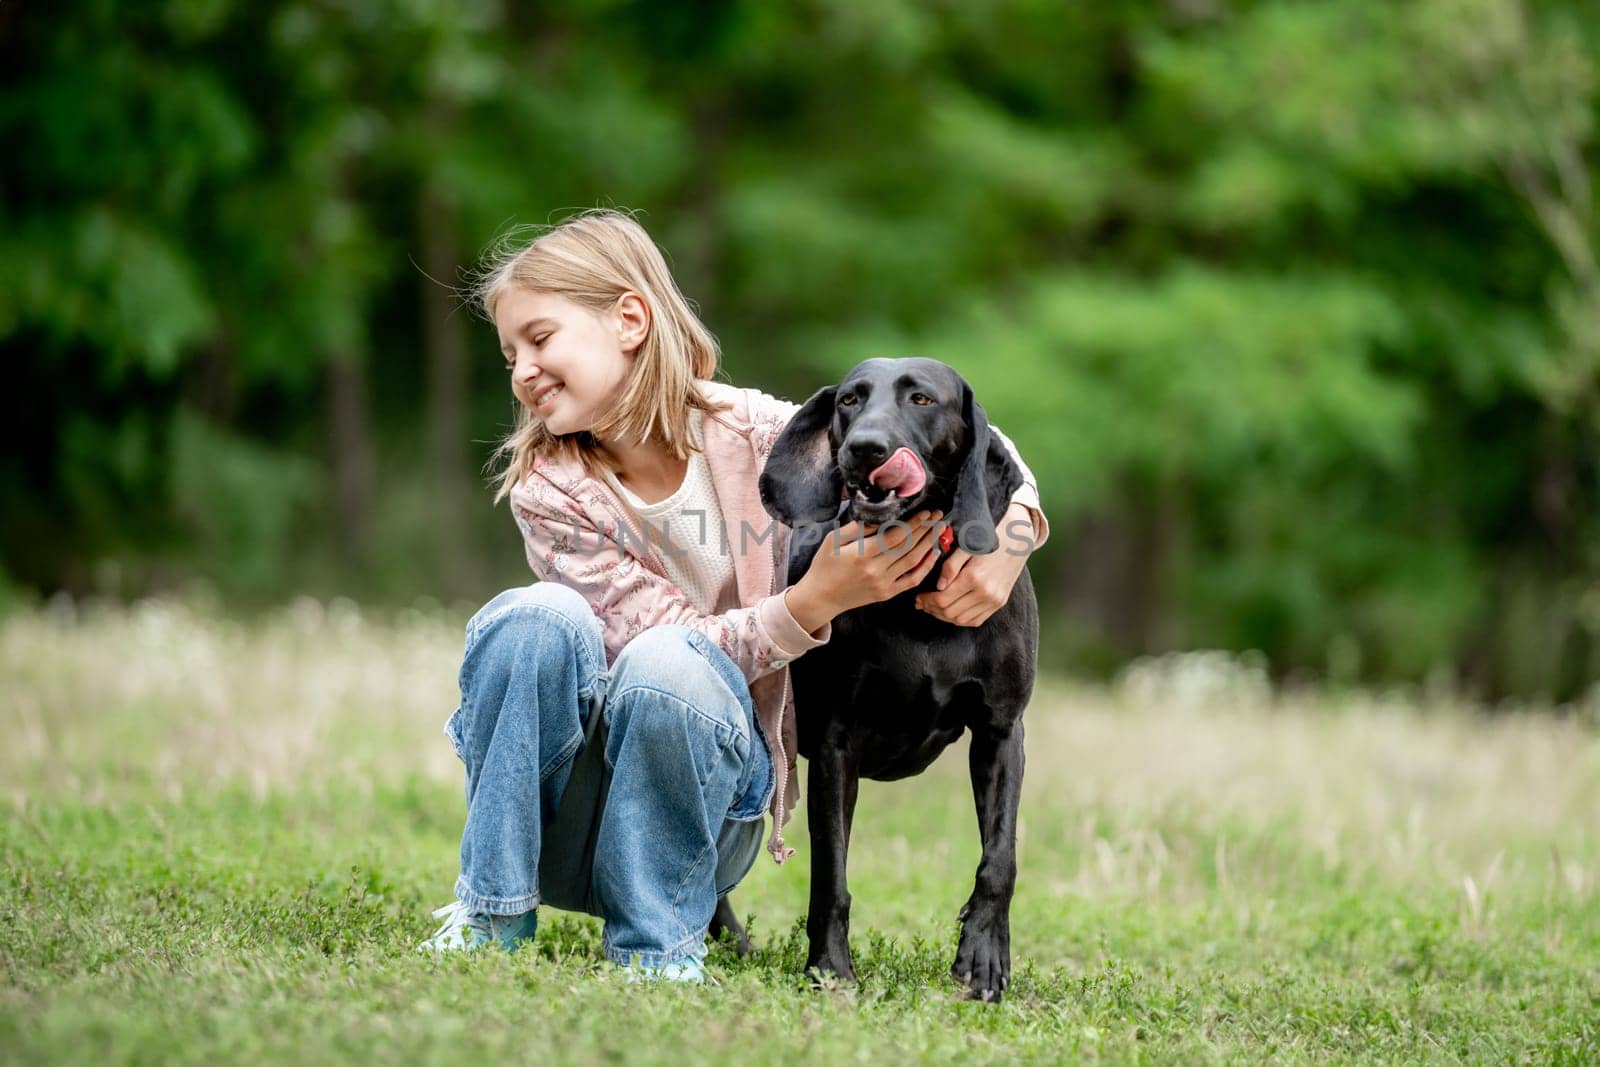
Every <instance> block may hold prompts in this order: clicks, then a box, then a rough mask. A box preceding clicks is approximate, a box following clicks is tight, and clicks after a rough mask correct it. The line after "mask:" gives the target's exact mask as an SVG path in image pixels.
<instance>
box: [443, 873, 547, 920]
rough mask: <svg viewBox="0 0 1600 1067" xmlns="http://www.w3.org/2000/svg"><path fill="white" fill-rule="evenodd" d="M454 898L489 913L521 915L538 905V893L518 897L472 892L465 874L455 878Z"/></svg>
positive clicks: (474, 909) (475, 909)
mask: <svg viewBox="0 0 1600 1067" xmlns="http://www.w3.org/2000/svg"><path fill="white" fill-rule="evenodd" d="M456 899H457V900H459V901H461V903H463V904H465V905H466V906H467V907H469V908H471V909H472V910H473V911H484V912H488V913H489V914H490V915H521V914H522V913H523V912H525V911H532V910H533V909H534V908H537V907H538V906H539V894H538V893H528V894H527V895H525V896H520V897H486V896H484V895H483V894H482V893H477V892H474V891H473V890H472V888H471V887H470V886H468V885H467V876H466V875H462V876H461V877H459V878H457V879H456Z"/></svg>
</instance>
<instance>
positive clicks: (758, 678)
mask: <svg viewBox="0 0 1600 1067" xmlns="http://www.w3.org/2000/svg"><path fill="white" fill-rule="evenodd" d="M476 296H477V298H478V301H479V302H480V304H481V306H482V308H483V311H484V312H485V314H486V315H487V316H488V317H489V318H490V319H491V320H492V321H493V323H494V325H495V328H496V330H497V331H498V333H499V338H500V348H501V351H502V352H503V353H504V355H505V360H506V370H507V372H508V373H509V374H510V377H511V392H512V394H513V395H514V396H515V397H516V399H517V401H518V405H517V423H516V426H515V428H514V430H513V431H512V433H511V434H510V436H509V437H508V438H507V439H506V440H505V441H504V443H503V444H502V446H501V449H500V454H501V455H502V456H504V457H505V459H506V461H507V462H506V468H505V472H504V474H503V476H502V477H501V479H500V484H499V492H498V493H497V494H496V496H495V501H496V502H497V503H498V502H499V500H500V499H501V498H502V497H506V496H509V497H510V498H511V511H512V515H513V516H514V517H515V519H516V522H517V526H518V527H519V528H520V530H521V531H522V537H523V543H524V547H525V549H526V552H527V557H528V563H529V565H530V566H531V567H532V568H533V571H534V573H535V574H536V575H537V576H538V578H539V579H540V581H539V582H538V583H536V584H534V585H531V586H528V587H525V588H519V589H511V590H508V591H506V592H504V593H501V594H500V595H499V596H497V597H495V598H494V599H493V600H491V601H490V602H489V603H488V604H487V605H485V606H484V607H483V609H482V610H480V611H479V612H478V613H477V614H476V615H475V616H473V618H472V620H471V622H469V623H468V624H467V632H466V653H465V656H464V659H463V662H462V665H461V705H460V707H459V708H458V709H457V710H456V712H455V714H453V715H452V716H451V717H450V720H449V722H448V723H447V724H446V726H445V733H446V734H447V736H449V737H450V739H451V741H452V743H453V744H454V745H455V749H456V753H457V754H458V755H459V756H460V757H461V759H462V761H463V762H464V763H465V764H466V796H467V821H466V828H465V830H464V831H463V832H462V836H461V876H460V878H459V879H458V880H457V881H456V885H455V893H456V898H457V899H456V900H455V901H454V902H453V903H451V904H447V905H445V906H444V907H442V908H440V909H439V910H438V911H436V912H434V916H435V918H441V919H443V920H444V922H443V925H442V926H440V928H439V930H438V931H437V932H436V933H435V934H434V935H433V937H431V938H429V939H428V940H427V941H425V942H423V944H422V946H421V947H423V948H425V949H433V950H450V949H472V948H477V947H479V946H482V945H489V944H496V943H498V944H501V945H503V946H505V947H507V948H510V947H512V946H513V945H514V944H515V942H516V941H517V940H519V939H528V938H532V937H533V935H534V929H535V911H534V909H535V907H536V906H537V905H539V904H541V903H543V904H550V905H553V906H556V907H560V908H567V909H571V910H577V911H584V912H588V913H589V914H592V915H598V916H600V917H602V918H603V919H604V920H605V931H604V937H603V945H604V949H605V953H606V955H607V956H608V957H609V958H610V959H612V960H614V961H616V962H618V963H620V964H623V965H625V966H629V967H631V968H635V969H637V970H638V971H639V972H642V973H644V974H646V975H648V976H652V977H664V978H672V979H680V980H687V981H696V982H697V981H701V980H703V977H704V972H703V969H702V966H701V961H702V959H703V958H704V955H705V933H706V928H707V925H708V923H709V921H710V919H711V916H712V912H713V910H714V909H715V907H716V901H717V898H718V896H720V895H721V894H724V893H726V892H728V891H729V890H730V889H731V888H733V886H734V885H735V884H736V883H737V882H738V881H739V880H740V879H741V878H743V877H744V875H745V874H746V873H747V872H748V871H749V870H750V867H751V865H752V864H753V863H754V862H755V857H756V856H757V854H758V853H759V851H760V848H761V837H762V820H763V816H764V815H765V814H766V813H767V812H769V811H770V812H771V813H772V816H773V832H772V836H771V839H770V840H769V841H768V843H767V848H768V850H769V851H770V852H771V853H772V855H773V858H774V859H775V860H777V862H779V863H782V862H783V861H784V859H786V858H787V857H788V856H789V855H792V850H790V849H787V848H785V847H784V844H783V837H782V833H781V830H782V827H783V825H784V823H785V822H787V821H788V818H789V815H790V813H791V812H792V811H793V808H794V805H795V803H796V801H797V800H798V799H799V797H798V789H797V788H796V785H795V775H794V758H795V756H794V753H795V726H794V709H793V702H792V699H791V697H790V694H789V686H788V669H787V668H788V664H789V662H790V661H791V660H793V659H794V658H795V657H796V656H801V655H804V654H805V652H806V651H807V650H808V649H812V648H815V647H817V646H818V645H821V644H823V643H824V642H826V641H827V640H828V637H829V634H830V631H831V626H830V620H831V619H832V618H833V617H834V616H835V615H838V614H839V613H840V612H843V611H846V610H849V609H851V608H854V607H857V606H860V605H863V604H868V603H873V602H875V601H879V600H886V599H888V598H889V597H892V596H895V595H896V594H898V593H900V592H902V591H904V590H906V589H910V588H913V587H914V586H916V585H918V584H919V583H921V581H922V580H923V578H924V577H925V576H926V575H927V574H928V572H929V570H930V569H931V568H932V566H933V565H934V563H935V562H936V561H937V559H938V555H939V553H938V546H937V543H936V542H937V538H936V537H934V536H933V535H934V532H935V527H934V525H933V521H932V520H936V519H937V518H938V517H939V516H938V515H937V514H933V515H930V514H928V513H922V514H920V515H918V516H916V519H915V520H914V521H913V522H912V523H910V527H909V529H900V528H895V529H892V530H890V531H887V532H885V533H883V535H882V536H872V535H871V531H870V530H868V531H863V530H862V529H861V528H860V527H859V526H858V525H857V524H855V523H852V524H850V525H848V526H844V527H842V528H841V529H839V530H838V531H837V532H836V533H835V534H834V535H833V546H832V547H831V548H830V546H829V545H827V544H825V545H824V546H823V549H822V550H821V551H819V552H818V553H817V555H816V559H815V561H814V562H813V563H812V565H811V567H810V569H809V570H808V571H807V572H806V574H805V576H804V577H803V578H802V579H801V580H800V581H799V582H797V583H795V584H794V585H793V586H790V587H788V588H785V577H786V569H787V568H786V565H785V560H786V558H787V557H786V553H787V546H788V530H787V529H785V528H783V527H781V526H778V525H776V524H775V523H772V522H771V520H770V519H768V518H767V516H766V514H765V512H764V511H763V510H762V507H761V503H760V497H759V494H758V490H757V478H758V476H759V474H760V472H761V468H762V464H763V463H764V462H765V459H766V457H767V454H768V453H769V452H770V451H771V449H772V446H773V443H774V441H775V440H776V439H777V437H778V434H779V433H780V432H781V431H782V429H783V427H784V424H785V423H786V422H787V421H788V419H789V417H790V416H791V415H792V414H793V413H794V412H795V410H797V409H796V406H795V405H793V404H789V403H786V402H784V401H781V400H777V399H774V398H773V397H770V396H767V395H765V394H763V393H761V392H759V391H756V390H753V389H735V388H733V387H731V386H728V385H724V384H721V383H718V382H714V381H712V380H711V378H712V375H713V374H715V373H716V370H717V360H718V349H717V342H716V340H715V338H713V337H712V336H711V334H710V333H709V332H708V331H707V330H706V328H705V326H703V325H702V324H701V323H700V321H699V319H698V318H697V317H696V316H695V314H694V312H693V310H692V309H691V308H690V306H689V304H688V302H687V301H686V300H685V299H684V297H683V294H682V293H680V292H679V291H678V287H677V285H676V284H675V283H674V281H673V279H672V276H671V274H670V273H669V272H668V270H667V266H666V264H665V262H664V261H663V260H662V257H661V253H660V251H659V250H658V249H657V248H656V246H655V244H654V243H653V242H652V241H651V240H650V237H649V236H648V235H647V234H646V233H645V232H644V230H643V229H642V228H641V227H640V226H639V225H638V224H637V223H636V222H634V221H633V219H632V218H630V217H629V216H627V215H625V214H622V213H620V212H616V211H609V210H607V211H593V212H588V213H586V214H583V215H579V216H577V217H574V218H572V219H569V220H568V221H566V222H564V223H562V224H561V225H559V226H557V227H555V228H554V229H551V230H549V231H548V232H546V233H545V234H544V235H543V236H540V237H539V238H537V239H536V240H534V241H532V243H530V244H527V245H526V246H524V247H520V248H513V249H512V250H510V251H509V252H507V253H504V254H501V255H499V256H498V257H495V260H494V262H493V263H492V264H491V266H490V269H489V270H488V271H487V273H486V274H485V275H484V278H483V281H482V282H481V283H480V285H479V287H478V290H477V292H476ZM1001 440H1002V441H1005V439H1004V437H1001ZM1005 444H1006V447H1007V448H1011V445H1010V442H1009V441H1005ZM1011 451H1012V453H1013V458H1015V459H1016V460H1017V463H1018V465H1019V466H1022V462H1021V458H1020V457H1018V456H1016V455H1015V449H1014V448H1011ZM1023 470H1024V472H1025V477H1026V484H1025V485H1024V486H1023V487H1022V488H1021V489H1019V490H1018V491H1017V493H1016V495H1015V496H1014V497H1013V502H1012V506H1011V510H1010V511H1008V512H1007V514H1006V516H1005V518H1004V519H1003V520H1002V524H1001V527H1000V528H1001V529H1004V526H1005V523H1008V522H1011V521H1013V520H1014V519H1016V518H1020V517H1027V518H1029V519H1031V521H1032V523H1033V527H1034V534H1035V538H1034V544H1035V545H1037V544H1039V543H1042V542H1043V540H1044V538H1045V537H1046V536H1047V532H1048V531H1047V526H1046V523H1045V520H1044V515H1043V514H1042V512H1041V511H1040V509H1039V498H1038V493H1037V491H1036V489H1035V487H1034V482H1033V476H1032V474H1031V473H1029V472H1027V469H1026V467H1025V466H1024V467H1023ZM857 542H863V543H859V544H858V543H857ZM845 545H849V546H850V547H849V550H848V551H841V550H840V548H841V547H842V546H845ZM1025 562H1026V559H1025V557H1024V555H1023V554H1021V553H1009V552H996V553H993V554H991V555H987V556H980V557H967V556H966V555H965V554H964V553H962V552H960V551H959V550H957V551H956V552H955V553H954V554H953V555H952V556H951V557H950V559H949V561H948V562H947V564H946V567H945V570H944V571H943V572H942V574H941V587H940V589H939V591H937V592H934V593H925V594H922V595H921V597H920V598H919V606H920V607H922V608H923V609H924V610H926V611H929V612H930V613H932V614H933V615H935V616H937V617H939V618H942V619H945V620H947V621H950V622H954V623H957V624H961V625H977V624H979V623H981V622H982V621H983V620H984V619H986V618H987V617H988V616H989V615H990V614H992V613H993V612H994V611H995V610H996V609H997V608H998V607H999V606H1000V605H1001V604H1003V603H1004V602H1005V600H1006V598H1007V597H1008V596H1009V595H1010V591H1011V586H1012V583H1013V582H1014V581H1015V580H1016V578H1017V576H1018V574H1020V573H1021V570H1022V567H1023V565H1024V563H1025Z"/></svg>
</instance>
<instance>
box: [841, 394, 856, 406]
mask: <svg viewBox="0 0 1600 1067" xmlns="http://www.w3.org/2000/svg"><path fill="white" fill-rule="evenodd" d="M839 406H840V407H842V408H853V407H855V406H856V394H854V393H846V394H844V396H841V397H840V398H839Z"/></svg>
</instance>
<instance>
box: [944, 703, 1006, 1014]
mask: <svg viewBox="0 0 1600 1067" xmlns="http://www.w3.org/2000/svg"><path fill="white" fill-rule="evenodd" d="M969 762H970V766H971V769H972V795H973V799H974V800H975V801H976V802H977V807H978V830H979V833H980V834H981V835H982V837H983V858H982V859H981V860H979V861H978V876H977V878H976V880H975V881H974V883H973V887H972V896H971V897H969V898H968V899H967V903H966V906H965V907H963V908H962V909H961V916H960V918H961V940H960V942H959V944H958V945H957V947H956V961H955V963H954V965H952V966H951V968H950V973H951V974H952V975H954V976H955V978H956V980H957V981H959V982H962V983H964V984H965V985H966V986H967V987H968V989H970V990H971V995H972V996H973V997H974V998H975V999H978V1000H984V1001H998V1000H999V999H1000V997H1001V994H1002V993H1004V991H1005V988H1006V986H1007V985H1008V984H1009V983H1010V981H1011V894H1012V891H1013V890H1014V889H1015V888H1016V884H1017V801H1018V799H1019V798H1020V797H1021V795H1022V723H1021V722H1020V721H1018V722H1015V723H1012V724H1011V725H1009V726H1007V727H1004V728H1000V729H994V728H984V729H981V730H974V731H973V734H972V748H971V751H970V761H969Z"/></svg>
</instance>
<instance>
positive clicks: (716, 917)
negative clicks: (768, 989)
mask: <svg viewBox="0 0 1600 1067" xmlns="http://www.w3.org/2000/svg"><path fill="white" fill-rule="evenodd" d="M706 933H707V934H709V935H710V939H711V940H712V941H720V940H722V935H723V933H727V935H728V936H729V937H731V938H733V951H734V953H735V954H736V955H738V956H739V957H740V958H741V959H742V958H743V957H745V956H748V955H750V935H749V934H747V933H745V931H744V924H743V923H741V922H740V921H739V917H738V916H737V915H735V914H734V913H733V905H732V904H729V903H728V897H727V895H726V894H724V895H722V896H720V897H718V898H717V910H716V911H714V912H712V914H711V927H710V929H708V930H707V931H706Z"/></svg>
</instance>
